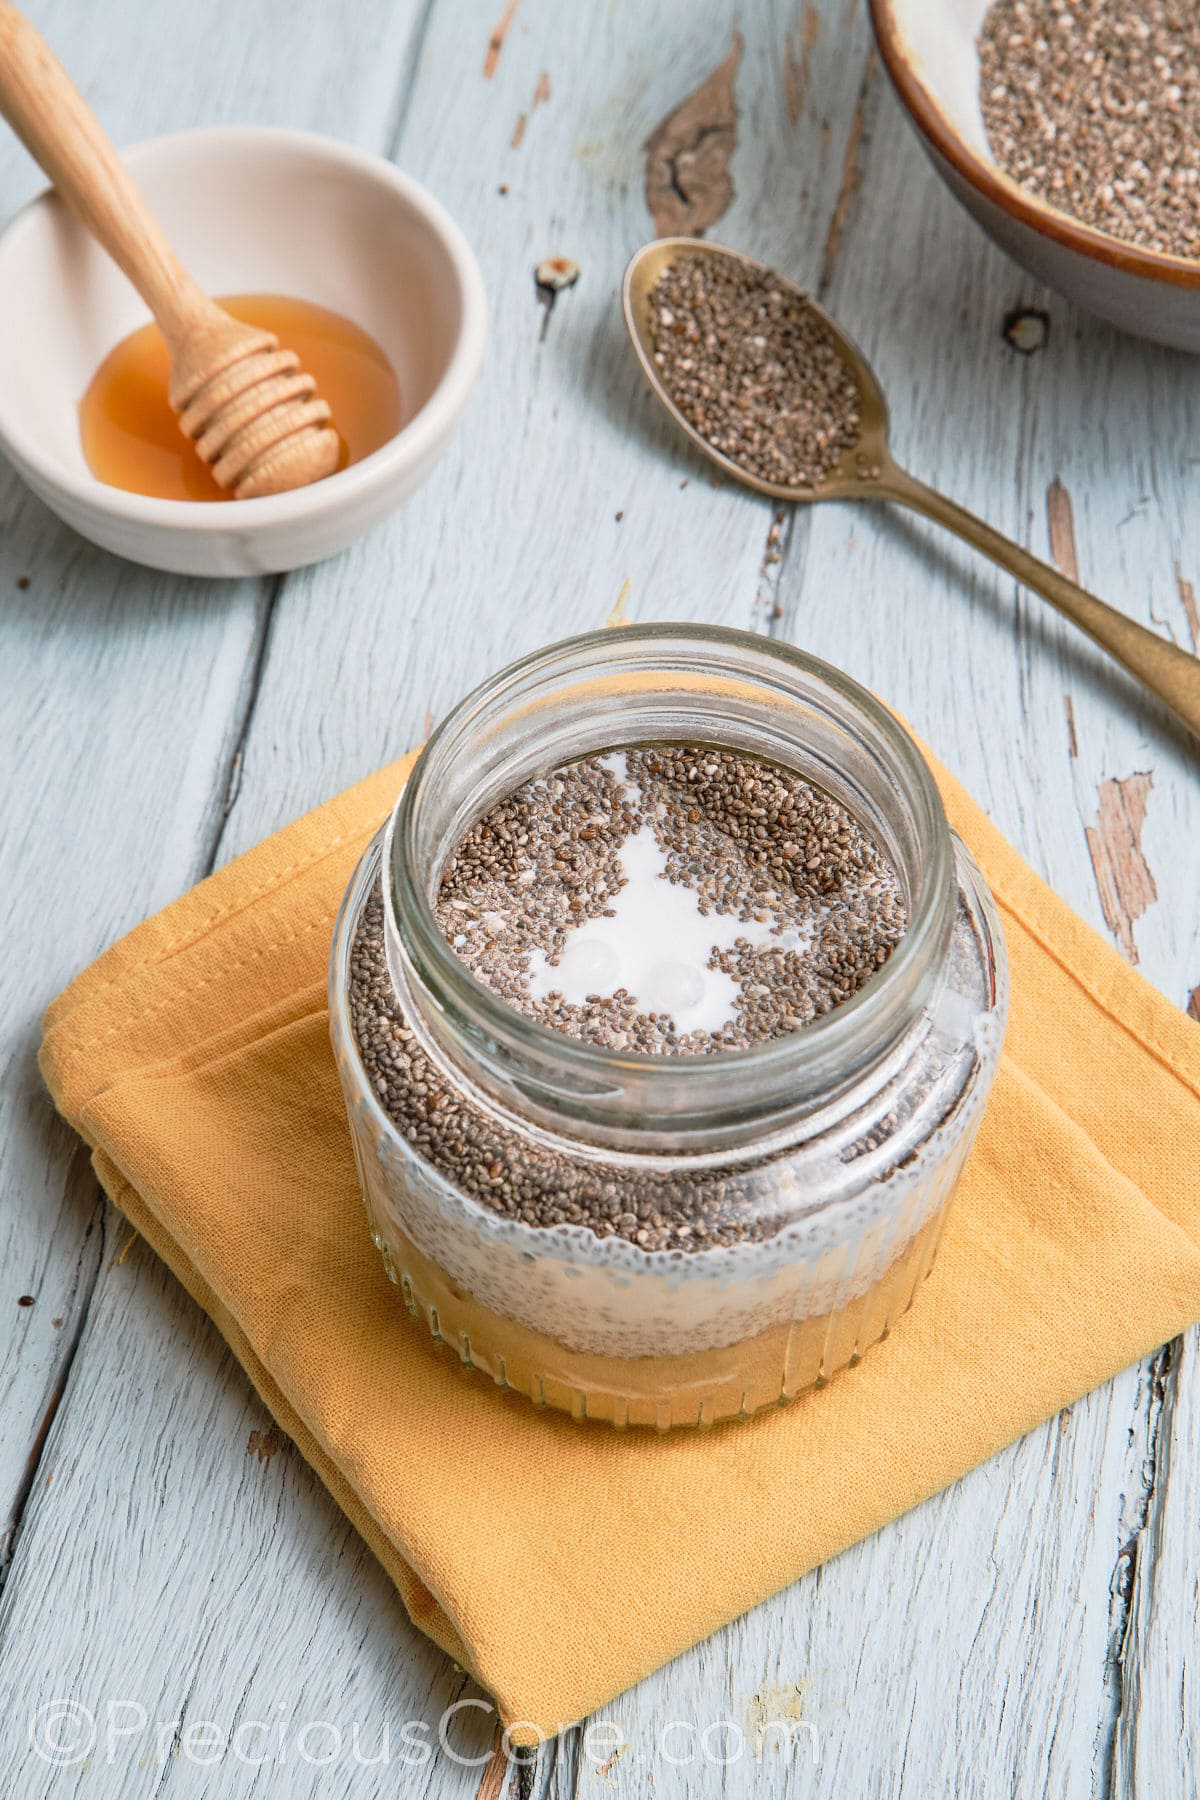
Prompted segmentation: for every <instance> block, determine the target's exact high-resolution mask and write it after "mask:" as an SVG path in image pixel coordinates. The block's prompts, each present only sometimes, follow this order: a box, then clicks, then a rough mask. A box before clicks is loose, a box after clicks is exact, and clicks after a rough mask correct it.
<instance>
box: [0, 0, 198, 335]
mask: <svg viewBox="0 0 1200 1800" xmlns="http://www.w3.org/2000/svg"><path fill="white" fill-rule="evenodd" d="M0 112H2V113H3V114H4V117H5V118H6V119H7V120H8V122H9V124H10V125H11V126H12V128H13V130H14V131H15V132H16V133H17V135H18V137H19V138H20V139H21V141H22V143H23V144H24V145H25V148H26V149H27V150H28V151H29V153H30V155H31V156H33V157H34V158H35V159H36V161H37V162H39V163H40V164H41V166H42V168H43V169H44V170H45V171H46V173H47V175H48V176H49V177H50V179H51V181H52V182H53V183H54V185H55V187H56V188H57V189H58V191H59V193H60V194H62V195H63V197H64V199H66V200H68V201H69V202H70V204H71V205H72V206H73V207H74V208H75V210H76V212H77V213H78V214H79V215H80V217H81V218H82V220H83V222H84V224H85V225H86V226H87V228H88V230H89V231H90V232H91V233H92V235H93V236H94V237H95V238H97V239H98V240H99V242H100V243H101V244H102V245H103V246H104V248H105V250H107V252H108V254H109V255H110V256H111V257H112V259H113V261H114V262H115V263H116V264H117V266H118V267H119V268H120V269H122V270H123V271H124V272H125V274H126V275H127V276H128V277H129V279H130V281H131V282H132V283H133V285H134V287H135V288H136V289H137V291H138V293H139V294H140V295H141V296H142V299H143V300H144V301H145V302H146V304H147V306H148V307H149V308H150V310H151V312H152V313H153V314H154V316H155V318H156V319H157V320H158V322H159V324H160V325H161V326H162V329H163V332H164V335H165V336H166V337H167V339H168V341H170V340H172V339H173V338H175V339H177V338H179V337H180V336H182V334H183V333H184V332H185V331H186V330H187V328H188V326H189V325H190V324H191V322H192V321H193V320H194V319H195V317H196V316H197V313H198V312H200V311H202V310H203V309H205V307H206V306H207V304H208V302H207V301H206V299H205V297H204V295H203V294H202V293H201V291H200V289H199V288H198V287H197V286H196V284H195V283H194V282H193V280H192V278H191V276H190V275H189V274H188V273H187V271H186V270H185V269H184V267H183V265H182V264H181V263H180V261H179V259H178V257H177V256H176V255H175V252H174V251H173V250H172V248H171V246H170V244H168V242H167V240H166V238H165V237H164V236H163V233H162V231H161V229H160V227H159V225H158V223H157V222H156V220H155V219H154V217H153V216H152V214H151V212H150V209H149V207H148V206H147V205H146V202H145V201H144V200H143V199H142V196H141V195H140V194H139V192H138V190H137V188H136V187H135V186H134V184H133V182H132V180H131V179H130V176H129V173H128V171H127V169H126V168H125V165H124V164H123V163H122V162H121V160H120V158H119V157H118V155H117V153H116V151H115V149H114V148H113V146H112V144H111V142H110V141H109V139H108V137H107V136H106V134H105V132H104V130H103V129H102V127H101V125H100V122H99V120H98V119H97V118H96V115H95V114H94V113H93V112H92V110H91V108H90V107H89V106H88V104H87V102H86V100H85V99H84V98H83V95H82V94H81V93H80V92H79V90H78V88H77V87H76V86H75V84H74V82H72V80H71V78H70V76H69V75H68V74H67V72H66V70H65V69H64V68H63V66H62V64H61V63H60V62H59V60H58V58H57V57H56V56H55V54H54V52H53V51H52V50H51V48H50V46H49V45H48V44H47V43H46V41H45V39H44V38H43V37H42V35H41V33H40V32H38V31H37V30H35V28H34V27H33V26H32V25H31V24H30V22H29V20H28V19H27V18H26V17H25V16H24V14H23V13H21V12H19V11H18V10H17V8H16V7H15V6H12V5H10V4H9V0H0Z"/></svg>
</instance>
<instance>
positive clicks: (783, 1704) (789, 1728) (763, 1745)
mask: <svg viewBox="0 0 1200 1800" xmlns="http://www.w3.org/2000/svg"><path fill="white" fill-rule="evenodd" d="M804 1688H805V1683H804V1682H803V1681H785V1682H775V1681H765V1682H764V1683H763V1684H762V1686H761V1687H759V1688H756V1689H755V1690H754V1692H753V1693H752V1694H748V1695H747V1696H746V1697H745V1698H744V1699H743V1701H742V1714H743V1717H744V1719H745V1724H746V1737H747V1739H748V1740H749V1743H750V1748H751V1750H752V1752H753V1754H754V1757H755V1760H756V1761H758V1762H761V1761H762V1756H763V1751H764V1750H766V1749H767V1748H768V1746H770V1745H774V1746H775V1747H776V1748H778V1747H779V1745H780V1743H786V1742H787V1741H788V1740H789V1738H791V1737H793V1736H794V1735H795V1733H796V1730H797V1728H798V1727H799V1726H801V1725H803V1726H804V1727H805V1729H806V1730H809V1731H811V1730H813V1729H814V1728H813V1727H812V1726H811V1725H808V1724H807V1723H806V1721H805V1718H804Z"/></svg>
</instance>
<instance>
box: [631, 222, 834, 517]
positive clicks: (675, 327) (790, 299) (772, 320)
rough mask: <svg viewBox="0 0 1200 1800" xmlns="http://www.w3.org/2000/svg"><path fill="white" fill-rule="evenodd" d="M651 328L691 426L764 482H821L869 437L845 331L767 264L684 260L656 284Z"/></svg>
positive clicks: (657, 357) (661, 364) (658, 359)
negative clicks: (862, 431) (837, 330)
mask: <svg viewBox="0 0 1200 1800" xmlns="http://www.w3.org/2000/svg"><path fill="white" fill-rule="evenodd" d="M650 334H651V340H652V343H653V346H654V361H655V363H656V364H657V365H658V368H659V371H660V373H661V375H662V378H663V381H664V383H665V384H666V387H667V391H668V392H669V394H670V395H671V398H672V399H673V400H674V402H675V404H676V406H677V407H678V408H679V410H680V412H681V413H682V414H683V416H684V417H685V418H686V419H687V421H688V423H689V424H690V425H691V426H692V427H693V428H694V429H695V430H696V431H698V432H699V433H700V436H701V437H702V438H704V440H705V442H706V443H708V444H711V445H712V447H713V449H714V450H719V451H720V452H721V454H722V455H723V456H727V457H728V458H729V459H730V461H731V462H735V463H737V464H738V466H739V467H740V468H742V469H745V470H746V472H747V473H748V474H750V475H753V476H756V477H757V478H758V479H759V480H760V481H769V482H773V483H776V484H777V485H779V486H780V487H791V488H807V489H812V488H817V487H819V486H820V485H821V483H822V482H823V481H825V480H826V478H827V477H828V476H829V475H831V474H832V473H833V471H834V469H836V467H837V465H838V463H839V462H840V461H841V458H842V455H843V453H844V452H845V451H846V450H849V449H852V448H853V446H854V445H855V444H856V443H857V442H858V436H859V426H860V411H859V407H860V400H859V391H858V384H857V382H856V381H855V380H854V377H853V375H852V374H851V373H850V371H849V369H848V368H847V367H846V364H845V362H844V361H843V359H842V355H841V352H840V351H839V349H838V346H837V342H836V339H835V338H834V337H833V336H832V334H831V333H830V331H829V329H828V327H827V326H826V325H825V323H824V321H823V320H822V319H821V317H820V315H819V314H818V313H817V312H816V310H815V309H814V308H813V307H812V306H811V305H810V304H809V302H808V301H807V300H806V299H805V298H804V296H803V295H798V294H796V293H795V291H794V290H793V289H791V288H789V287H786V286H784V285H783V284H782V283H780V282H779V281H777V280H775V279H774V278H773V277H772V276H771V275H770V274H768V273H767V272H765V271H762V270H757V269H753V268H747V267H746V266H745V265H744V264H742V263H739V262H737V261H734V260H733V259H726V258H722V257H711V256H703V255H687V254H684V255H681V256H677V257H676V258H675V259H674V261H673V262H671V263H670V264H669V265H668V266H667V268H665V269H664V270H663V272H662V274H661V275H660V276H659V278H658V280H657V281H656V282H655V284H654V287H653V288H652V290H651V293H650Z"/></svg>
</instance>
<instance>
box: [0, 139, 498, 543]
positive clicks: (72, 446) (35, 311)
mask: <svg viewBox="0 0 1200 1800" xmlns="http://www.w3.org/2000/svg"><path fill="white" fill-rule="evenodd" d="M127 160H128V163H129V166H130V168H131V170H132V171H133V173H134V175H135V177H136V179H137V181H138V182H139V184H140V185H141V187H142V189H143V191H144V192H145V194H146V197H147V199H148V200H149V202H150V205H151V207H152V208H153V210H154V211H155V213H156V214H157V215H158V217H159V219H160V220H161V222H162V224H163V226H164V227H165V229H166V231H167V233H168V235H169V236H170V237H171V239H172V240H173V242H174V243H175V245H176V246H177V248H178V250H179V252H180V254H181V256H182V258H183V261H184V263H185V264H186V265H187V267H188V268H189V269H190V270H191V271H192V273H193V274H194V275H195V276H196V278H197V280H198V281H199V282H200V283H201V285H202V286H204V287H205V288H207V289H208V290H209V292H211V293H214V294H217V295H220V294H229V293H280V294H289V295H295V296H297V297H299V298H302V299H305V300H312V301H315V302H317V303H318V304H320V305H322V306H328V307H332V308H333V309H334V310H335V311H337V312H341V313H343V314H345V315H346V316H347V317H348V318H350V319H353V320H354V322H355V323H356V324H358V325H360V326H362V328H363V329H364V330H366V331H368V332H370V334H371V336H372V337H374V338H375V339H376V340H377V341H378V342H379V344H380V345H381V346H382V348H383V350H384V351H385V353H386V354H387V356H388V358H389V360H390V361H391V363H392V365H393V367H394V368H395V370H396V374H397V377H398V379H399V383H400V396H401V403H402V406H403V416H404V419H405V421H406V423H405V424H404V426H403V428H402V429H401V430H400V432H399V433H398V434H397V435H396V436H395V437H394V438H392V439H391V441H390V442H389V443H387V444H385V445H384V446H383V447H382V449H380V450H377V451H376V452H375V454H374V455H373V456H368V457H365V458H364V459H363V460H362V462H360V463H356V464H354V465H353V466H352V467H351V468H349V469H345V470H343V471H342V472H341V473H340V474H336V475H331V476H330V477H329V478H328V479H327V480H325V481H322V482H318V483H316V484H315V485H314V486H312V487H308V488H303V489H299V490H297V491H296V492H294V493H290V494H275V495H271V496H270V497H269V498H266V499H262V500H240V501H234V500H229V501H214V502H211V503H200V502H188V501H176V500H155V499H151V498H148V497H147V496H144V495H141V494H131V493H127V492H125V491H124V490H123V489H121V488H115V487H109V486H108V485H107V484H106V483H104V482H101V481H97V480H96V478H95V477H94V476H93V475H92V474H91V473H90V472H89V470H88V467H87V464H86V463H85V461H84V458H83V452H82V449H81V448H80V442H79V425H78V414H77V410H76V409H77V405H78V402H79V399H80V397H81V395H82V394H83V392H84V389H85V388H86V387H87V384H88V382H89V380H90V379H91V377H92V375H93V373H94V372H95V370H96V367H97V365H98V364H99V363H100V361H101V360H102V358H103V357H104V356H105V355H106V354H107V352H108V351H109V350H111V349H112V347H113V345H114V344H115V343H117V342H118V341H119V340H120V339H121V338H122V337H124V336H125V335H126V333H127V332H130V331H132V330H133V329H134V328H135V327H136V326H138V325H140V324H142V323H143V322H144V321H145V319H146V317H147V313H146V308H145V307H144V305H143V304H142V302H141V300H140V299H139V298H138V296H137V295H136V294H135V293H134V291H133V289H132V288H131V287H130V285H129V283H128V282H127V281H126V280H125V278H124V276H123V275H121V274H120V273H119V271H118V270H117V269H116V268H115V267H114V266H113V265H112V264H111V263H110V262H109V260H108V258H107V257H106V256H105V255H104V252H103V251H102V250H100V249H99V247H98V246H97V245H96V244H95V243H94V242H93V241H92V239H91V238H90V237H89V236H88V234H87V232H86V231H85V230H84V229H83V227H82V225H80V224H78V223H77V222H76V220H75V218H74V215H73V214H71V213H70V212H69V211H68V209H67V208H66V206H65V205H64V204H63V202H62V201H61V200H60V199H59V198H58V196H57V195H55V194H52V193H45V194H42V195H41V196H40V197H39V198H38V199H36V200H34V201H33V202H32V203H31V204H30V205H29V206H27V207H26V208H25V209H24V211H23V212H21V213H19V214H18V215H17V217H16V218H15V219H13V221H12V222H11V224H10V225H9V226H8V228H7V230H6V231H5V232H4V233H3V236H0V449H3V451H4V453H5V455H7V456H8V457H9V458H10V459H11V461H12V462H13V463H14V464H15V465H16V467H17V468H18V469H19V471H20V472H21V474H22V475H23V476H24V478H25V480H26V481H27V482H28V483H29V485H30V487H31V488H33V490H34V492H35V493H37V494H39V495H40V496H41V498H42V499H43V500H44V501H45V502H46V504H47V505H48V506H50V507H52V508H53V509H54V511H55V512H56V513H58V515H59V517H60V518H62V519H65V520H66V521H67V523H68V524H69V525H73V526H74V527H75V529H76V530H77V531H79V532H82V533H83V535H84V536H85V537H88V538H91V539H92V540H93V542H94V543H97V544H100V545H102V546H103V548H104V549H106V550H113V551H116V553H117V554H118V555H120V556H127V557H130V558H131V559H132V560H133V561H134V562H141V563H149V564H150V565H151V566H152V567H154V568H158V569H171V570H176V571H179V572H180V573H182V574H188V575H245V574H267V573H272V572H275V571H277V570H282V569H294V568H298V567H299V566H300V565H301V564H302V563H308V562H315V561H317V560H318V559H319V558H320V557H323V556H330V555H332V554H333V553H334V552H335V551H337V550H341V549H344V547H345V546H346V545H347V544H349V543H351V542H353V540H354V539H355V538H358V537H361V536H362V534H363V533H364V532H366V531H368V530H370V528H371V526H373V525H374V524H376V523H377V521H378V520H380V519H381V518H382V517H383V516H384V515H385V514H386V513H388V512H390V511H391V510H392V508H393V507H395V506H396V505H397V504H398V503H399V502H400V501H401V500H403V499H404V498H405V496H406V495H407V494H409V493H411V492H412V490H413V488H415V487H416V486H417V484H418V482H420V481H421V480H422V479H423V478H424V477H425V476H426V475H427V474H428V473H429V471H430V469H431V468H432V467H433V465H434V463H435V462H436V461H437V459H438V457H439V456H440V455H441V453H442V451H443V450H444V449H445V447H446V444H447V443H448V441H449V439H450V436H451V433H452V432H453V430H454V427H455V425H456V423H457V421H458V419H459V416H460V415H461V413H462V410H463V407H464V406H465V404H466V401H467V396H468V394H469V393H470V390H471V385H472V383H473V382H474V379H475V376H476V374H477V372H478V369H479V363H480V358H481V356H482V354H483V344H484V337H485V329H486V327H485V306H484V294H483V280H482V277H481V276H480V273H479V267H478V264H477V263H476V261H475V258H474V256H473V254H472V252H471V250H470V247H469V246H468V244H467V241H466V239H465V238H464V237H463V235H462V233H461V231H460V230H459V229H458V227H457V225H455V223H454V221H453V220H452V219H451V218H450V217H449V215H448V214H447V213H446V212H445V211H444V210H443V208H442V207H441V206H439V205H438V203H437V202H436V201H435V200H433V199H432V198H431V197H430V196H429V195H428V194H427V193H426V192H425V191H424V189H423V188H421V187H419V186H418V185H417V183H416V182H415V181H410V180H409V179H408V177H407V176H405V175H402V174H401V173H400V172H399V171H398V170H397V169H395V168H393V167H392V165H391V164H390V163H388V162H385V161H383V159H382V158H380V157H376V156H369V155H367V154H365V153H364V152H363V151H360V150H355V149H352V148H350V146H348V145H346V144H341V143H337V142H335V141H334V140H333V139H331V138H322V137H314V136H311V135H310V134H308V133H306V132H298V131H278V130H273V129H267V128H263V127H258V126H218V127H215V128H206V129H202V130H196V131H182V132H178V133H175V134H173V135H172V136H170V137H161V138H154V139H152V140H151V141H150V142H148V143H144V144H139V145H137V146H136V148H134V149H132V150H130V151H129V152H128V158H127Z"/></svg>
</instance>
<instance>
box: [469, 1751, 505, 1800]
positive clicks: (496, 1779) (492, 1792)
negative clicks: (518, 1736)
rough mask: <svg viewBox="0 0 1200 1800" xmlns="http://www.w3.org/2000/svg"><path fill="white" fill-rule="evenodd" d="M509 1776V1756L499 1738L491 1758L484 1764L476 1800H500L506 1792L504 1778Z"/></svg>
mask: <svg viewBox="0 0 1200 1800" xmlns="http://www.w3.org/2000/svg"><path fill="white" fill-rule="evenodd" d="M507 1774H508V1756H507V1754H506V1753H505V1749H504V1744H503V1742H502V1741H501V1740H500V1739H499V1738H497V1741H496V1744H495V1746H494V1748H493V1750H492V1754H491V1756H490V1757H489V1758H488V1761H487V1762H486V1763H485V1764H484V1769H483V1774H482V1775H481V1776H480V1778H479V1786H478V1787H477V1788H476V1789H475V1800H500V1796H501V1794H502V1793H503V1792H504V1777H505V1776H506V1775H507Z"/></svg>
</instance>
